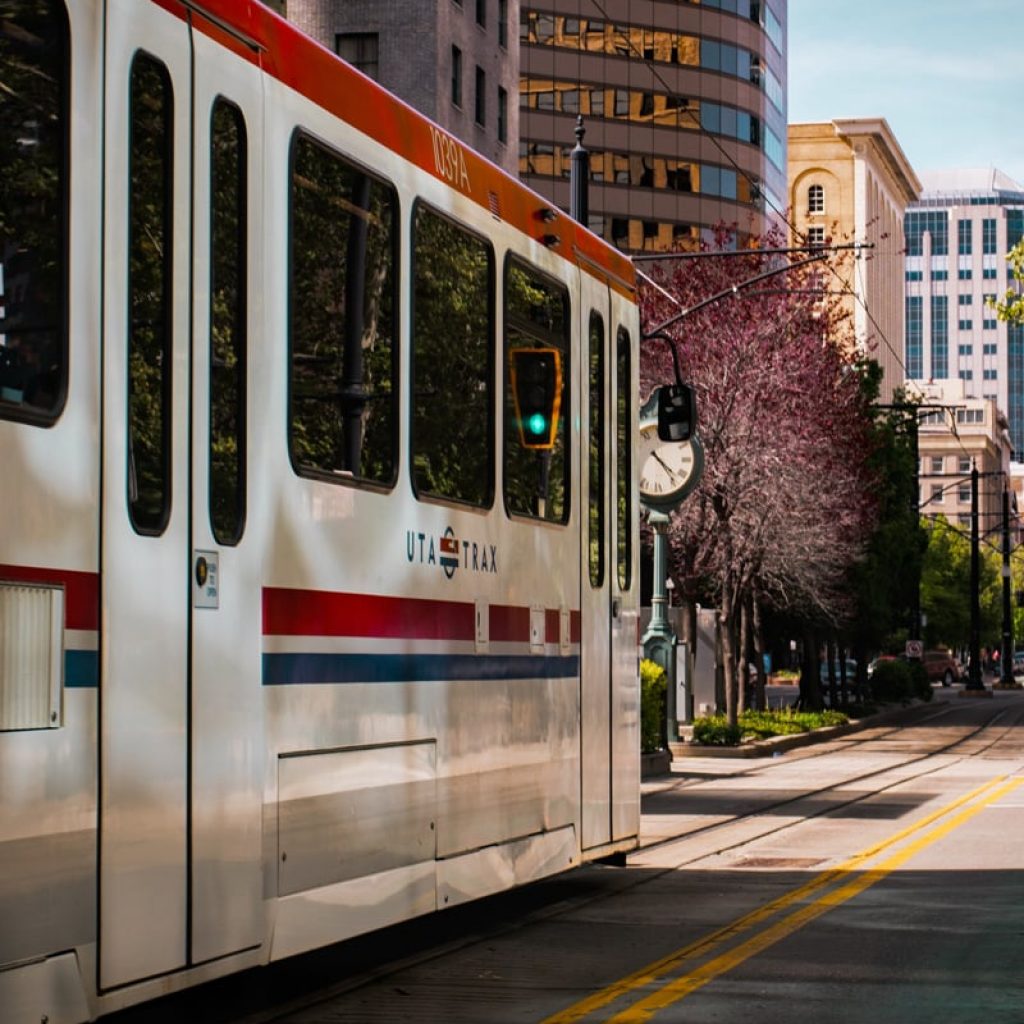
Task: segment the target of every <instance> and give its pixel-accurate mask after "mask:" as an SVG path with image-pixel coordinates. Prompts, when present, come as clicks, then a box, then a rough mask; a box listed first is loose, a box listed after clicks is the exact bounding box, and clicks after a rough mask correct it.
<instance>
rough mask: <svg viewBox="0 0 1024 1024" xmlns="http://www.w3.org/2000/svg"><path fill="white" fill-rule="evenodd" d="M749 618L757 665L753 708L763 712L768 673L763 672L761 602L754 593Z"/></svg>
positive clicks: (765, 705) (763, 651)
mask: <svg viewBox="0 0 1024 1024" xmlns="http://www.w3.org/2000/svg"><path fill="white" fill-rule="evenodd" d="M750 618H751V624H752V626H753V632H754V664H755V665H757V690H756V694H757V696H756V702H755V707H757V708H758V709H759V710H761V711H764V710H765V709H766V708H767V707H768V694H767V692H766V691H765V687H766V686H767V685H768V673H767V671H766V670H765V661H766V659H765V649H764V619H763V618H762V617H761V602H760V600H759V599H758V596H757V594H756V593H754V594H752V595H751V597H750Z"/></svg>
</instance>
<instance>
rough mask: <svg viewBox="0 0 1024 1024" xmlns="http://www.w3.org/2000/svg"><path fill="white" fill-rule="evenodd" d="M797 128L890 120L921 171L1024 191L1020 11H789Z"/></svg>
mask: <svg viewBox="0 0 1024 1024" xmlns="http://www.w3.org/2000/svg"><path fill="white" fill-rule="evenodd" d="M788 45H789V121H790V123H791V124H792V123H797V122H801V121H829V120H832V119H833V118H838V117H884V118H885V119H886V121H888V122H889V127H890V128H891V129H892V131H893V134H894V135H895V136H896V140H897V142H899V144H900V147H901V148H902V150H903V152H904V153H905V154H906V156H907V159H908V160H909V161H910V165H911V166H912V167H913V168H914V170H915V171H917V172H918V173H920V172H921V171H928V170H943V169H951V168H960V167H992V166H995V167H998V168H999V170H1001V171H1004V172H1005V173H1006V174H1008V175H1009V176H1010V177H1011V178H1013V179H1015V180H1016V181H1017V182H1018V183H1020V184H1021V185H1024V0H789V43H788Z"/></svg>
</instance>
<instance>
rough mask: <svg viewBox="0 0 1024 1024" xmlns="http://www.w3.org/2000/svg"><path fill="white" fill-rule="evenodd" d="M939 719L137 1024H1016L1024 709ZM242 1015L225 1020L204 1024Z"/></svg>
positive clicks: (696, 801) (683, 787) (937, 710)
mask: <svg viewBox="0 0 1024 1024" xmlns="http://www.w3.org/2000/svg"><path fill="white" fill-rule="evenodd" d="M937 697H938V698H939V700H940V701H942V703H938V704H933V705H930V706H927V707H926V709H924V711H923V713H922V714H921V715H920V716H919V717H918V719H917V720H916V721H914V722H913V723H912V724H907V725H905V726H903V727H893V726H878V727H876V728H871V729H868V730H865V731H862V732H859V733H851V734H848V735H847V736H844V737H842V738H840V739H836V740H832V741H830V742H828V743H826V744H822V745H819V746H814V747H805V748H801V749H798V750H793V751H790V752H788V753H786V754H784V755H782V756H778V757H774V758H769V759H764V760H756V761H754V760H749V759H748V760H744V759H739V758H715V759H707V760H704V759H687V760H686V761H685V762H677V763H676V765H675V766H674V768H675V769H676V770H675V771H673V773H672V774H671V775H669V776H664V777H661V778H658V779H654V780H649V781H647V782H645V784H644V797H643V806H644V815H643V826H642V833H643V834H642V843H643V848H642V849H641V850H639V851H637V852H636V853H635V854H633V855H631V856H630V857H629V859H628V865H627V866H626V867H624V868H621V867H619V868H615V867H607V866H590V867H586V868H583V869H580V870H578V871H575V872H572V873H570V874H568V875H565V876H563V877H561V878H557V879H554V880H552V881H549V882H546V883H543V884H540V885H535V886H530V887H528V888H526V889H524V890H521V891H520V892H518V893H512V894H508V895H506V896H503V897H500V898H497V899H495V900H488V901H484V902H483V903H481V904H478V905H475V906H474V907H473V908H471V909H470V910H468V911H466V912H463V913H460V914H458V915H456V914H454V912H448V913H445V914H440V915H436V916H435V917H433V918H430V919H428V920H426V921H420V922H414V923H412V924H410V925H405V926H402V927H400V928H398V929H391V930H389V932H388V933H385V934H383V935H378V936H373V937H370V938H367V939H363V940H355V941H353V942H349V943H345V944H343V945H341V946H338V947H334V948H333V949H332V950H329V951H326V952H325V953H323V954H318V955H317V958H314V959H313V960H312V961H311V963H312V964H314V965H315V966H307V968H306V974H305V976H304V978H305V980H302V981H296V980H295V979H294V978H293V979H292V980H291V981H290V982H288V983H287V984H286V983H285V982H283V981H278V982H268V981H267V979H268V978H273V977H274V976H273V975H272V974H271V973H270V972H266V971H265V972H263V973H262V974H261V973H260V972H256V973H255V974H254V976H253V977H255V978H258V979H260V980H259V981H258V982H255V983H254V982H253V980H252V979H250V980H249V982H248V985H247V986H246V983H245V981H243V987H242V988H241V989H237V988H236V989H235V992H236V993H238V992H245V993H246V996H245V997H242V996H239V995H235V996H232V995H231V989H230V988H228V987H227V986H221V987H219V988H210V989H209V990H207V991H206V992H199V993H193V994H192V996H191V997H190V998H191V1000H192V1002H191V1004H190V1008H186V1009H182V1005H183V1004H178V1009H177V1010H175V1009H174V1008H173V1006H171V1004H168V1006H164V1007H160V1006H156V1007H153V1006H151V1007H148V1008H145V1009H144V1011H143V1012H144V1013H145V1015H144V1016H142V1017H138V1018H136V1019H138V1020H140V1021H141V1020H145V1021H146V1022H147V1024H150V1022H153V1024H162V1021H164V1020H176V1019H185V1016H183V1014H185V1013H187V1015H188V1019H190V1020H192V1021H195V1022H196V1024H201V1022H202V1021H205V1020H214V1019H216V1020H218V1021H221V1020H232V1021H245V1022H246V1024H255V1022H257V1021H260V1022H265V1021H269V1020H274V1021H278V1022H280V1024H328V1022H330V1024H338V1022H358V1024H374V1022H394V1021H398V1022H403V1021H406V1020H408V1021H415V1022H417V1024H435V1022H436V1024H442V1022H443V1024H460V1022H474V1024H476V1022H510V1024H511V1022H532V1024H538V1022H543V1024H569V1022H572V1021H588V1022H589V1021H616V1022H627V1021H628V1022H635V1021H647V1020H653V1021H658V1022H683V1021H685V1022H687V1024H701V1022H711V1021H716V1022H734V1021H735V1022H741V1021H746V1020H751V1021H756V1022H758V1024H812V1022H813V1024H846V1022H865V1024H888V1022H892V1024H925V1022H927V1024H936V1022H942V1024H966V1022H975V1021H977V1022H984V1024H1002V1022H1006V1024H1011V1022H1012V1024H1021V1022H1024V694H1022V693H1019V692H1013V693H997V694H994V695H993V696H991V697H989V698H985V699H979V698H961V697H959V691H945V692H938V693H937ZM463 909H464V908H460V911H462V910H463ZM293 966H294V965H293ZM300 977H302V976H301V975H300ZM254 986H255V987H259V986H263V988H264V990H265V991H264V996H265V999H266V1001H265V1002H264V1003H263V1004H262V1005H259V1006H256V1005H254V1002H253V999H252V998H251V997H252V993H253V989H254ZM232 998H235V999H236V1000H237V1003H236V1006H235V1009H236V1010H237V1013H235V1014H234V1015H233V1016H232V1015H230V1014H227V1015H217V1014H216V1013H214V1009H213V1008H214V1007H215V1006H222V1005H223V1004H224V1003H225V1000H227V1001H228V1002H230V1000H231V999H232ZM161 1013H163V1014H165V1016H161ZM128 1020H129V1018H128V1017H127V1016H125V1017H124V1021H125V1022H127V1021H128Z"/></svg>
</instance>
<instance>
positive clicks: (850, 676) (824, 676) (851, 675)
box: [818, 658, 857, 686]
mask: <svg viewBox="0 0 1024 1024" xmlns="http://www.w3.org/2000/svg"><path fill="white" fill-rule="evenodd" d="M841 671H842V670H841V669H840V667H839V662H838V661H837V662H835V673H836V685H837V686H838V685H839V680H840V672H841ZM818 673H819V676H820V678H821V685H822V686H828V662H827V661H822V662H821V664H820V666H819V669H818ZM856 676H857V661H856V659H855V658H847V659H846V685H847V686H852V685H853V681H854V679H855V678H856Z"/></svg>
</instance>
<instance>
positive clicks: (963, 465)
mask: <svg viewBox="0 0 1024 1024" xmlns="http://www.w3.org/2000/svg"><path fill="white" fill-rule="evenodd" d="M956 469H957V472H958V473H970V471H971V458H970V456H969V455H961V456H960V458H959V459H958V460H957V464H956Z"/></svg>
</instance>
